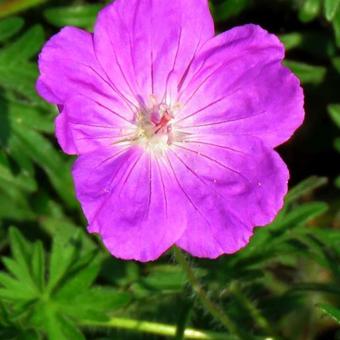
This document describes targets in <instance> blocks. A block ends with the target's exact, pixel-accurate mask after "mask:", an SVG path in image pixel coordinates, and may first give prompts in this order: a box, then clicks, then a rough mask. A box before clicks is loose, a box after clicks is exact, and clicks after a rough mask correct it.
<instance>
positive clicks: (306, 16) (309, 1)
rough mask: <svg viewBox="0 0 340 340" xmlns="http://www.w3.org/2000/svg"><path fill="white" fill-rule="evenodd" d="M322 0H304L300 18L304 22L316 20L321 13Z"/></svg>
mask: <svg viewBox="0 0 340 340" xmlns="http://www.w3.org/2000/svg"><path fill="white" fill-rule="evenodd" d="M320 9H321V1H320V0H304V2H303V5H302V7H301V8H300V11H299V19H300V20H301V21H302V22H309V21H312V20H314V19H315V18H316V17H317V16H318V15H319V13H320Z"/></svg>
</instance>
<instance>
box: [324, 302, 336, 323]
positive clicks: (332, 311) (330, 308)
mask: <svg viewBox="0 0 340 340" xmlns="http://www.w3.org/2000/svg"><path fill="white" fill-rule="evenodd" d="M319 307H320V309H321V310H322V311H323V312H324V313H326V314H327V315H328V316H330V317H331V318H332V319H333V320H335V321H336V322H337V323H340V309H339V308H336V307H333V306H331V305H326V304H320V305H319Z"/></svg>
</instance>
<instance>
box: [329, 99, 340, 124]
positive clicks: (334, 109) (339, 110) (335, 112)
mask: <svg viewBox="0 0 340 340" xmlns="http://www.w3.org/2000/svg"><path fill="white" fill-rule="evenodd" d="M327 109H328V113H329V114H330V116H331V118H332V119H333V122H334V123H335V124H336V125H337V126H338V127H339V128H340V104H330V105H328V108H327Z"/></svg>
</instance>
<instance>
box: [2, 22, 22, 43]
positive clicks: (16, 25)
mask: <svg viewBox="0 0 340 340" xmlns="http://www.w3.org/2000/svg"><path fill="white" fill-rule="evenodd" d="M24 23H25V22H24V19H22V18H19V17H12V18H8V19H3V20H0V42H3V41H5V40H6V39H8V38H10V37H12V36H13V35H14V34H16V33H17V32H19V31H20V30H21V28H22V27H23V26H24Z"/></svg>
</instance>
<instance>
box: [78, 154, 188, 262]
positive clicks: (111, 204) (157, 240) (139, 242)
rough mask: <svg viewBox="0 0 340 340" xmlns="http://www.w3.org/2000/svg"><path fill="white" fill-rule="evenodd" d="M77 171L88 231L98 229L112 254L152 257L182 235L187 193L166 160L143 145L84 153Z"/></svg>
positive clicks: (96, 231)
mask: <svg viewBox="0 0 340 340" xmlns="http://www.w3.org/2000/svg"><path fill="white" fill-rule="evenodd" d="M73 175H74V179H75V185H76V192H77V197H78V199H79V200H80V202H81V203H82V207H83V210H84V212H85V215H86V217H87V219H88V222H89V231H90V232H95V233H99V234H100V236H101V237H102V239H103V242H104V244H105V246H106V247H107V248H108V249H109V251H110V252H111V253H112V254H113V255H114V256H116V257H119V258H122V259H135V260H139V261H150V260H154V259H156V258H158V257H159V256H160V255H161V254H162V253H163V252H164V251H166V250H167V249H168V248H169V247H171V246H172V245H173V244H174V243H175V241H176V240H177V239H178V238H179V237H180V236H181V235H182V233H183V231H184V228H185V225H186V220H185V213H184V210H183V211H182V210H181V209H178V207H181V206H182V201H183V199H184V198H183V194H182V192H181V191H180V190H179V189H178V186H177V183H176V182H175V180H174V178H173V176H172V175H171V174H170V175H169V174H168V172H167V169H166V168H165V166H164V164H162V163H161V162H158V161H157V160H156V159H154V158H152V157H151V156H150V154H148V153H145V152H144V151H143V150H142V149H140V148H139V147H129V148H127V149H123V148H121V147H120V148H118V147H110V148H101V149H99V150H97V151H95V152H92V153H89V154H85V155H82V156H80V157H79V158H78V160H77V161H76V163H75V165H74V168H73Z"/></svg>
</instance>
